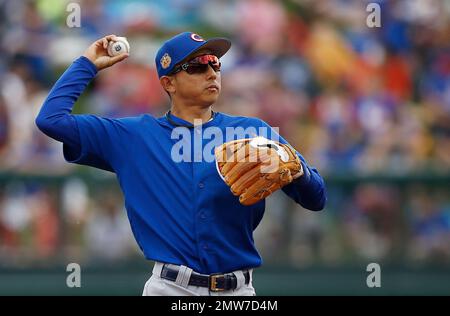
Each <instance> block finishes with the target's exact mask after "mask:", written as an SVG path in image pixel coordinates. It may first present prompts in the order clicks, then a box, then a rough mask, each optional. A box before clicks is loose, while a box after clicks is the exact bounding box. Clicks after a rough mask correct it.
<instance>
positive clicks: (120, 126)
mask: <svg viewBox="0 0 450 316" xmlns="http://www.w3.org/2000/svg"><path fill="white" fill-rule="evenodd" d="M73 118H74V119H75V123H76V125H77V129H78V133H79V140H80V142H79V145H78V146H72V145H71V144H69V143H64V146H63V150H64V158H65V159H66V160H67V161H68V162H71V163H76V164H80V165H87V166H91V167H95V168H99V169H103V170H107V171H111V172H115V171H116V170H117V168H119V167H120V165H121V164H123V162H124V161H125V159H126V157H127V155H129V154H130V151H131V150H132V148H133V142H134V140H135V135H134V132H133V131H134V124H135V123H136V122H135V120H136V118H121V119H111V118H103V117H99V116H96V115H90V114H83V115H73Z"/></svg>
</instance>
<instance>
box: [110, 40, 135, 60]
mask: <svg viewBox="0 0 450 316" xmlns="http://www.w3.org/2000/svg"><path fill="white" fill-rule="evenodd" d="M123 53H130V44H129V43H128V41H127V39H126V38H125V37H117V40H116V41H110V42H109V43H108V55H109V56H111V57H114V56H117V55H120V54H123Z"/></svg>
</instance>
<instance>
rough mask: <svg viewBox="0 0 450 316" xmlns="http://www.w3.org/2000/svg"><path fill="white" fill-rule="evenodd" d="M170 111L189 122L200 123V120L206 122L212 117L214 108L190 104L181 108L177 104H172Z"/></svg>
mask: <svg viewBox="0 0 450 316" xmlns="http://www.w3.org/2000/svg"><path fill="white" fill-rule="evenodd" d="M170 112H171V113H172V114H173V115H175V116H176V117H178V118H180V119H183V120H185V121H187V122H189V123H192V124H194V121H195V123H198V120H201V123H206V122H208V121H209V120H210V119H211V116H212V109H211V106H208V107H206V108H205V107H200V106H199V107H196V106H190V107H185V108H180V107H177V106H175V105H172V108H171V109H170Z"/></svg>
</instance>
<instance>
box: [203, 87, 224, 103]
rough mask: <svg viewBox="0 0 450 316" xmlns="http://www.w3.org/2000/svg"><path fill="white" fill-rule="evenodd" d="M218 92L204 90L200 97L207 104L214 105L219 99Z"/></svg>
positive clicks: (216, 90)
mask: <svg viewBox="0 0 450 316" xmlns="http://www.w3.org/2000/svg"><path fill="white" fill-rule="evenodd" d="M219 94H220V91H219V90H218V89H206V91H205V93H203V95H202V99H203V100H204V101H207V102H211V103H214V102H216V101H217V99H218V98H219Z"/></svg>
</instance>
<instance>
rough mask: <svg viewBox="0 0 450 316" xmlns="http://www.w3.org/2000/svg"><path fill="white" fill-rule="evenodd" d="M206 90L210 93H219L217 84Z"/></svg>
mask: <svg viewBox="0 0 450 316" xmlns="http://www.w3.org/2000/svg"><path fill="white" fill-rule="evenodd" d="M206 89H207V90H208V91H210V92H219V86H218V85H216V84H210V85H209V86H207V87H206Z"/></svg>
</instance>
